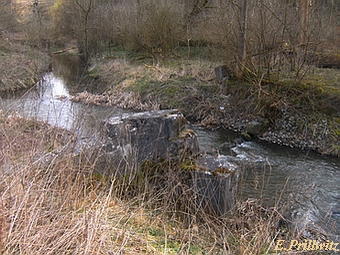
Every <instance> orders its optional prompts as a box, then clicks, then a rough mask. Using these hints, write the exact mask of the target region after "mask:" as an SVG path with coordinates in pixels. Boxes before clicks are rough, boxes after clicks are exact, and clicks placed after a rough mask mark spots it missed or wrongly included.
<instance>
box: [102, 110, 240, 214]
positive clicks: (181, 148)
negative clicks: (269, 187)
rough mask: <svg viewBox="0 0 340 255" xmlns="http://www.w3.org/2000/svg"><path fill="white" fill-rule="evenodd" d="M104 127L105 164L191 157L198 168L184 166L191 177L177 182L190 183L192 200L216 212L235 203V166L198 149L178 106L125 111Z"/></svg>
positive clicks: (195, 138) (106, 122)
mask: <svg viewBox="0 0 340 255" xmlns="http://www.w3.org/2000/svg"><path fill="white" fill-rule="evenodd" d="M103 129H104V135H105V136H106V137H107V142H106V143H107V145H106V152H107V154H106V156H107V158H106V164H110V166H111V165H112V167H113V168H116V169H117V165H120V166H121V162H122V161H123V164H124V162H128V164H130V162H131V161H133V162H134V163H133V164H137V165H138V164H139V165H141V164H142V163H143V162H145V161H146V160H154V161H155V162H157V161H159V159H160V158H163V159H169V158H170V159H175V160H176V159H177V160H180V161H183V160H184V161H185V160H189V161H194V162H195V164H196V166H197V168H196V169H195V170H187V171H188V174H189V176H190V178H188V179H186V180H179V182H185V183H186V185H188V186H189V187H191V189H190V190H191V191H192V199H195V204H197V205H199V206H198V207H199V208H200V209H202V210H205V211H208V212H210V213H215V214H218V215H224V214H225V213H227V212H228V211H229V210H230V209H231V208H232V206H233V205H234V199H235V193H236V190H237V180H238V176H237V174H236V173H237V171H236V169H234V168H233V166H231V165H230V164H229V163H228V161H227V160H222V159H218V158H214V157H212V156H210V155H207V154H205V153H200V150H199V144H198V140H197V136H196V134H195V133H194V132H193V131H192V130H190V129H186V119H185V118H184V116H183V115H182V114H181V113H180V112H179V111H178V110H162V111H148V112H139V113H126V114H123V115H121V116H118V117H117V116H116V117H112V118H109V119H107V120H104V121H103ZM117 163H118V164H117ZM137 168H138V167H137ZM183 171H185V170H183ZM126 173H127V172H126V168H125V170H124V174H126Z"/></svg>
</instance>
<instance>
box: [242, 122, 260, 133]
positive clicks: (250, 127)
mask: <svg viewBox="0 0 340 255" xmlns="http://www.w3.org/2000/svg"><path fill="white" fill-rule="evenodd" d="M261 129H262V124H261V123H260V122H258V121H251V122H249V123H248V124H247V126H246V133H248V134H250V135H252V136H257V135H259V134H260V132H261Z"/></svg>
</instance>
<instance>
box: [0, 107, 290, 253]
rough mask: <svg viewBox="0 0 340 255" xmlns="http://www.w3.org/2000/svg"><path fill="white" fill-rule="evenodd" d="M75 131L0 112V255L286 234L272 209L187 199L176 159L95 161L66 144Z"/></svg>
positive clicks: (220, 249) (231, 245) (228, 245)
mask: <svg viewBox="0 0 340 255" xmlns="http://www.w3.org/2000/svg"><path fill="white" fill-rule="evenodd" d="M76 139H77V138H76V137H75V136H74V135H73V134H72V133H71V132H66V131H63V130H60V129H57V128H53V127H50V126H48V125H46V124H43V123H39V122H35V121H27V120H25V119H23V118H21V117H20V116H15V115H7V116H6V115H4V114H3V113H2V114H1V119H0V144H1V155H2V156H1V169H2V170H1V173H0V174H1V182H0V190H1V203H0V210H1V217H0V225H1V234H0V248H1V252H2V253H3V254H42V253H46V254H111V253H113V254H118V253H124V254H136V253H138V254H165V253H167V254H229V253H230V252H232V253H233V254H262V253H268V252H271V251H272V250H273V247H274V246H275V245H274V242H275V241H276V240H277V239H278V238H280V237H281V236H282V235H284V239H285V240H289V238H293V233H291V232H287V225H285V224H281V223H283V222H284V219H283V218H282V214H283V210H284V208H282V207H280V208H279V207H278V206H277V205H276V206H274V207H273V208H271V209H266V208H264V207H263V206H261V203H260V201H258V200H248V201H246V202H242V203H238V204H237V205H236V207H235V209H234V210H233V211H232V212H231V214H229V215H226V216H217V215H216V214H213V213H211V211H210V212H209V211H207V210H206V208H204V207H202V204H199V203H198V204H197V203H196V202H195V201H196V200H195V199H194V197H195V194H193V192H194V190H193V189H192V188H190V187H188V186H186V185H185V183H186V182H185V181H184V179H185V178H186V177H185V176H186V175H187V174H188V173H190V170H188V169H183V170H182V169H181V165H180V164H177V163H176V161H163V162H160V163H154V162H151V161H150V162H148V161H147V162H145V164H143V165H142V168H144V170H145V168H146V169H147V171H142V172H141V171H140V170H141V169H140V168H138V166H136V165H135V164H134V163H133V161H129V160H126V159H123V161H124V162H122V163H124V164H122V165H124V166H125V167H124V169H118V168H117V169H112V166H109V165H105V166H104V167H105V168H109V169H103V168H102V167H103V164H101V163H100V162H102V160H103V158H102V156H101V153H100V150H93V147H92V149H91V151H89V150H86V149H82V150H80V151H79V149H78V150H76V148H77V147H76V144H77V141H76ZM76 151H77V154H76V155H75V154H74V153H75V152H76ZM99 169H100V170H101V171H107V172H110V173H111V174H109V175H101V174H100V172H98V170H99ZM280 222H281V223H280ZM291 235H292V236H291Z"/></svg>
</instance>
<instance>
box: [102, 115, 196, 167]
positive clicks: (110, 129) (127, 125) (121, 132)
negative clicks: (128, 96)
mask: <svg viewBox="0 0 340 255" xmlns="http://www.w3.org/2000/svg"><path fill="white" fill-rule="evenodd" d="M103 126H104V130H105V133H106V134H105V135H106V137H107V138H108V143H107V144H108V145H109V147H111V148H110V150H112V151H120V152H121V153H122V155H123V156H126V155H128V154H131V153H132V151H133V153H134V154H135V156H136V157H137V158H138V161H139V162H143V161H145V160H147V159H155V158H168V157H171V156H176V155H177V154H178V153H179V152H180V151H181V150H182V152H183V149H184V150H187V151H186V153H191V154H195V153H198V152H199V146H198V142H197V137H196V136H195V135H192V136H190V137H189V136H188V137H184V136H183V135H182V134H183V133H185V128H186V119H185V118H184V116H183V114H181V113H180V112H179V111H178V110H161V111H148V112H139V113H125V114H123V115H121V116H115V117H112V118H109V119H107V120H104V121H103Z"/></svg>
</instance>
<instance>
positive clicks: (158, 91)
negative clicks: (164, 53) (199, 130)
mask: <svg viewBox="0 0 340 255" xmlns="http://www.w3.org/2000/svg"><path fill="white" fill-rule="evenodd" d="M147 61H148V60H145V59H143V60H138V61H136V60H135V61H134V60H127V59H126V58H117V59H110V58H109V59H104V60H102V61H100V62H98V63H97V64H95V65H93V66H92V68H90V70H89V72H88V76H89V77H90V78H92V79H93V80H94V81H93V82H95V83H96V84H97V87H99V88H100V89H102V88H103V87H105V88H106V89H105V92H104V93H100V94H97V93H89V92H88V91H84V92H81V93H78V94H76V95H74V96H73V97H72V98H71V100H72V101H74V102H82V103H85V104H95V105H101V106H116V107H120V108H123V109H133V110H158V109H172V108H177V109H179V110H180V111H181V112H183V113H184V115H185V116H186V117H187V118H188V119H189V120H191V121H192V122H193V123H195V124H196V125H199V126H202V127H206V128H210V129H215V128H218V127H223V128H225V129H229V130H232V131H235V132H239V133H242V134H244V138H245V139H252V137H251V136H253V137H256V138H258V139H260V140H263V141H266V142H270V143H274V144H279V145H283V146H288V147H291V148H298V149H301V150H305V151H316V152H318V153H321V154H323V155H333V156H337V157H339V155H340V144H339V140H340V139H339V137H340V116H339V112H340V87H339V83H338V82H339V77H340V72H339V71H338V70H337V69H334V70H326V71H325V70H322V69H320V70H319V73H320V75H321V76H322V75H324V76H325V77H326V76H327V77H330V76H331V74H332V75H333V76H332V77H333V78H332V80H329V83H327V82H324V84H318V83H316V84H313V83H311V82H309V83H308V82H307V83H301V84H300V85H294V87H292V85H291V84H289V83H288V82H287V83H282V84H280V87H279V88H278V85H277V84H275V83H264V85H262V87H261V88H260V89H261V90H259V89H258V88H256V87H255V86H254V85H253V84H250V83H249V82H243V83H240V82H236V81H232V80H231V81H229V82H228V83H227V85H226V86H225V87H224V88H222V89H221V86H220V85H219V84H218V82H217V80H216V76H215V73H214V67H215V66H216V65H217V63H216V62H209V61H205V62H204V63H202V62H197V61H196V62H195V61H184V60H182V62H180V61H174V62H171V61H169V62H168V63H166V64H164V65H163V66H152V65H148V64H145V63H144V62H147ZM179 62H180V63H179ZM327 72H328V74H327ZM325 73H326V74H325ZM315 76H317V75H315ZM321 76H320V77H321ZM325 80H327V79H326V78H325ZM273 87H275V88H274V89H273ZM253 123H259V125H260V128H259V130H258V131H257V132H255V133H251V132H249V129H251V125H252V124H253Z"/></svg>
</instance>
